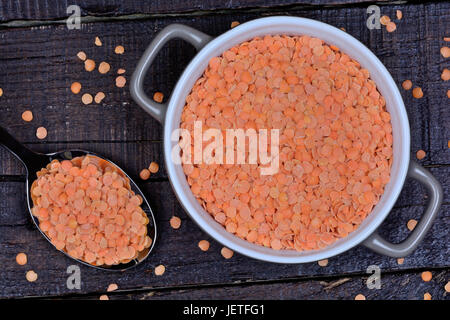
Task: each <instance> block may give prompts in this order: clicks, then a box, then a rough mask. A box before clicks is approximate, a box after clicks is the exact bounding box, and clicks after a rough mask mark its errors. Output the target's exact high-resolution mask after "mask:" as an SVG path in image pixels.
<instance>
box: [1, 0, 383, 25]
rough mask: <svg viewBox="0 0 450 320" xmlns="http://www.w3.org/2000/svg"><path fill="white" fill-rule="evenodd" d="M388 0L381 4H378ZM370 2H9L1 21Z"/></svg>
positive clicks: (313, 0)
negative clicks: (71, 10) (75, 10)
mask: <svg viewBox="0 0 450 320" xmlns="http://www.w3.org/2000/svg"><path fill="white" fill-rule="evenodd" d="M384 1H386V0H381V1H377V3H380V2H384ZM364 2H367V1H366V0H302V1H299V0H234V1H221V0H189V1H183V0H151V1H140V0H127V1H121V0H70V1H68V0H46V1H35V0H5V1H2V2H1V3H0V21H9V20H19V19H20V20H30V19H31V20H48V19H65V18H67V17H68V16H69V14H67V7H68V6H69V5H78V6H79V7H80V9H81V16H83V17H84V16H100V17H117V16H121V15H132V14H141V15H142V14H147V15H163V14H165V13H170V14H183V13H197V14H199V13H203V12H210V13H211V12H214V11H218V10H243V9H247V10H248V9H260V10H261V9H264V8H269V7H270V8H271V9H272V10H273V9H274V8H275V7H281V8H283V7H293V6H302V7H312V8H320V7H323V6H342V5H354V4H359V3H364Z"/></svg>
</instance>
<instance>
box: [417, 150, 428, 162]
mask: <svg viewBox="0 0 450 320" xmlns="http://www.w3.org/2000/svg"><path fill="white" fill-rule="evenodd" d="M426 155H427V153H426V152H425V151H423V150H419V151H417V152H416V158H417V159H419V160H422V159H423V158H425V157H426Z"/></svg>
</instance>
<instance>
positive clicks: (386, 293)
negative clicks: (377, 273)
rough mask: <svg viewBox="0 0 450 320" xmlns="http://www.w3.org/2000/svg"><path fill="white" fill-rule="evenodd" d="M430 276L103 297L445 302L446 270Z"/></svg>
mask: <svg viewBox="0 0 450 320" xmlns="http://www.w3.org/2000/svg"><path fill="white" fill-rule="evenodd" d="M432 273H433V279H432V281H431V282H424V281H422V279H421V274H420V272H406V273H394V274H390V273H388V274H384V273H383V271H381V288H380V289H368V288H367V276H356V277H354V276H352V277H346V278H334V279H328V278H325V279H323V280H306V281H286V282H277V283H270V284H266V283H258V284H255V283H252V284H247V285H240V284H237V285H230V286H223V287H214V288H209V287H204V288H201V287H200V288H183V289H179V290H163V291H158V290H149V291H144V292H137V293H126V292H120V288H119V290H118V291H116V292H112V293H111V292H108V293H107V294H108V296H109V298H110V300H126V299H131V300H171V299H173V300H211V299H213V300H214V299H217V300H292V299H293V300H311V299H314V300H322V299H323V300H338V299H339V300H341V299H346V300H353V299H354V298H355V296H356V295H357V294H363V295H364V296H365V297H366V299H367V300H423V295H424V294H425V293H426V292H428V293H430V294H431V296H432V300H448V299H449V294H448V293H447V292H446V291H445V289H444V286H445V285H446V283H447V281H448V278H449V275H450V271H449V269H445V270H439V269H436V270H433V271H432ZM74 298H75V297H74ZM87 298H88V299H98V298H99V296H98V295H95V296H89V297H83V299H87Z"/></svg>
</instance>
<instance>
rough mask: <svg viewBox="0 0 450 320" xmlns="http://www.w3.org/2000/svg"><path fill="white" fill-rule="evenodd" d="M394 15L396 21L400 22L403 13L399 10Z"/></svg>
mask: <svg viewBox="0 0 450 320" xmlns="http://www.w3.org/2000/svg"><path fill="white" fill-rule="evenodd" d="M395 14H396V16H397V19H398V20H401V19H402V18H403V12H402V11H401V10H397V11H396V12H395Z"/></svg>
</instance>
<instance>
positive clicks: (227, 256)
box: [220, 247, 234, 259]
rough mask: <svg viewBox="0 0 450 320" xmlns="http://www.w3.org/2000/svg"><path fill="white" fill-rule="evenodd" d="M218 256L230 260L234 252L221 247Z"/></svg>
mask: <svg viewBox="0 0 450 320" xmlns="http://www.w3.org/2000/svg"><path fill="white" fill-rule="evenodd" d="M220 254H221V255H222V257H224V258H225V259H231V258H232V257H233V254H234V252H233V250H231V249H228V248H227V247H223V248H222V250H220Z"/></svg>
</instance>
